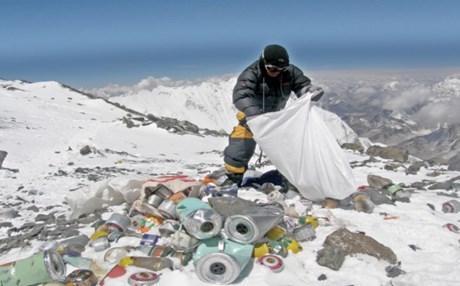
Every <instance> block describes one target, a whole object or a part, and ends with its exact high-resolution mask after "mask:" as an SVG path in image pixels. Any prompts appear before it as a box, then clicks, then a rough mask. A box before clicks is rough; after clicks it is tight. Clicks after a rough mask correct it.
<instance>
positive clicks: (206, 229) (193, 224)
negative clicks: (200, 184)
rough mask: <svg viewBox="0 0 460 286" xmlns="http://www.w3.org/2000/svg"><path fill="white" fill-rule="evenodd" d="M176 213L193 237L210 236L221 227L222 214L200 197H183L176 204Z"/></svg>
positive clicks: (204, 237)
mask: <svg viewBox="0 0 460 286" xmlns="http://www.w3.org/2000/svg"><path fill="white" fill-rule="evenodd" d="M176 213H177V215H178V217H179V220H180V222H181V223H182V224H183V225H184V227H185V229H186V230H187V232H188V233H189V234H190V235H191V236H193V237H195V238H198V239H207V238H211V237H213V236H216V235H217V234H218V233H219V232H220V230H221V229H222V224H223V218H222V216H221V215H220V214H219V213H217V212H216V211H215V210H214V209H213V208H211V207H210V206H209V205H208V204H207V203H205V202H203V201H202V200H200V199H197V198H186V199H183V200H182V201H180V202H179V203H178V204H177V207H176Z"/></svg>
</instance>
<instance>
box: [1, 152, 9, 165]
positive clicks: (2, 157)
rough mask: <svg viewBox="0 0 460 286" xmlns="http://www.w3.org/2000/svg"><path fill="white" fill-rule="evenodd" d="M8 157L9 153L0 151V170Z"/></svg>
mask: <svg viewBox="0 0 460 286" xmlns="http://www.w3.org/2000/svg"><path fill="white" fill-rule="evenodd" d="M6 155H8V152H6V151H4V150H0V169H1V168H2V165H3V161H4V160H5V158H6Z"/></svg>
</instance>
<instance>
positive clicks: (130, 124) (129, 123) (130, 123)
mask: <svg viewBox="0 0 460 286" xmlns="http://www.w3.org/2000/svg"><path fill="white" fill-rule="evenodd" d="M122 120H123V123H124V124H126V127H128V128H133V127H137V126H136V124H134V121H132V120H131V119H129V118H127V117H123V119H122Z"/></svg>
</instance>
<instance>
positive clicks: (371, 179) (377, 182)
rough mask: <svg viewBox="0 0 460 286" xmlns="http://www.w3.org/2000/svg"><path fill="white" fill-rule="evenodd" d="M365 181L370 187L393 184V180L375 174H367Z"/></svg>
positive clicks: (378, 187)
mask: <svg viewBox="0 0 460 286" xmlns="http://www.w3.org/2000/svg"><path fill="white" fill-rule="evenodd" d="M367 183H368V184H369V187H371V188H375V189H380V188H382V187H384V186H387V185H390V184H393V181H392V180H390V179H387V178H383V177H380V176H377V175H367Z"/></svg>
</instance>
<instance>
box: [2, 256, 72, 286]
mask: <svg viewBox="0 0 460 286" xmlns="http://www.w3.org/2000/svg"><path fill="white" fill-rule="evenodd" d="M65 274H66V266H65V263H64V260H63V259H62V258H61V256H60V255H59V254H58V253H57V252H56V251H54V250H45V251H41V252H38V253H36V254H34V255H32V256H30V257H28V258H25V259H21V260H17V261H14V262H10V263H6V264H3V265H0V285H2V286H28V285H36V284H41V283H46V282H53V281H62V280H63V279H64V278H65Z"/></svg>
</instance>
